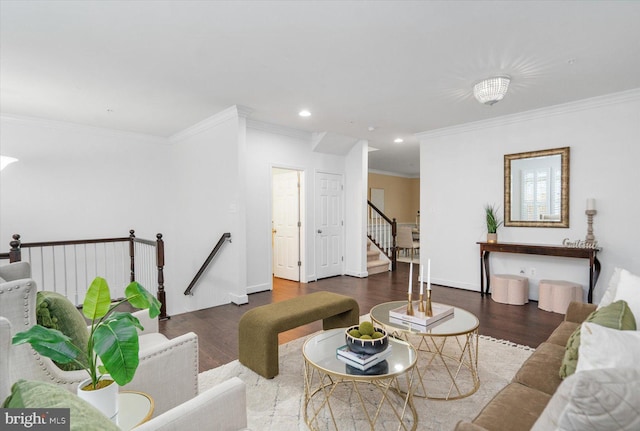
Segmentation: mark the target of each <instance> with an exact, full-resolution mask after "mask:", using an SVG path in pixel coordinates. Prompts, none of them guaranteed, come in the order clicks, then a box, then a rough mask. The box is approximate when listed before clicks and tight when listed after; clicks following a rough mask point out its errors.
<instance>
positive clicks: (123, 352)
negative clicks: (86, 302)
mask: <svg viewBox="0 0 640 431" xmlns="http://www.w3.org/2000/svg"><path fill="white" fill-rule="evenodd" d="M131 317H133V316H131V315H130V314H128V313H113V314H112V315H111V316H109V318H108V319H107V320H105V321H103V322H102V323H100V325H98V326H97V327H96V330H95V332H94V334H93V335H94V339H95V344H94V346H93V348H94V350H95V352H96V353H97V354H98V356H99V357H100V359H101V360H102V364H103V365H104V367H105V368H106V369H107V371H108V372H109V374H110V375H111V377H112V378H113V380H115V381H116V383H118V384H119V385H120V386H124V385H126V384H127V383H129V382H130V381H131V380H132V379H133V376H134V374H135V372H136V369H137V368H138V362H139V359H138V352H139V345H138V331H137V330H136V325H135V324H132V320H131ZM134 319H135V317H134ZM136 321H137V319H136ZM139 325H140V323H139V322H138V326H139Z"/></svg>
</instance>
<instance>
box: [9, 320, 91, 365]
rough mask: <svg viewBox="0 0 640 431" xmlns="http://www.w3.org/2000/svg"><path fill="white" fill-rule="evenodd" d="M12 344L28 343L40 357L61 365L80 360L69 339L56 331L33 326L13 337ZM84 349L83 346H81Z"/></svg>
mask: <svg viewBox="0 0 640 431" xmlns="http://www.w3.org/2000/svg"><path fill="white" fill-rule="evenodd" d="M12 342H13V344H16V345H18V344H24V343H29V344H31V347H33V349H34V350H35V351H36V352H38V353H40V354H41V355H42V356H46V357H47V358H51V359H52V360H54V361H56V362H59V363H61V364H67V363H69V362H72V361H74V360H80V357H81V355H82V352H81V351H80V350H79V349H78V348H77V347H75V346H74V345H73V344H71V338H69V337H67V336H66V335H64V334H63V333H62V332H60V331H58V330H57V329H51V328H45V327H43V326H40V325H35V326H32V327H31V328H29V330H27V331H24V332H18V333H17V334H16V335H14V337H13V340H12ZM82 347H84V346H82Z"/></svg>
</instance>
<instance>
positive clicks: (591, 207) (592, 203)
mask: <svg viewBox="0 0 640 431" xmlns="http://www.w3.org/2000/svg"><path fill="white" fill-rule="evenodd" d="M595 210H596V200H595V199H593V198H589V199H587V211H595Z"/></svg>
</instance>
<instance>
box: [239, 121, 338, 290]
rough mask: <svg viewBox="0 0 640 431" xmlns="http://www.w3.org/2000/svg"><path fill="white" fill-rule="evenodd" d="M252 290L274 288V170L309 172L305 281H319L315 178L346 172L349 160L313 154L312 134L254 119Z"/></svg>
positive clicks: (250, 139) (250, 144) (250, 137)
mask: <svg viewBox="0 0 640 431" xmlns="http://www.w3.org/2000/svg"><path fill="white" fill-rule="evenodd" d="M247 149H248V150H247V159H246V161H247V170H246V178H247V185H248V186H247V291H248V292H257V291H260V290H268V289H271V288H272V279H271V274H272V269H271V268H272V267H271V252H272V250H271V205H272V204H271V169H272V168H273V167H280V168H287V169H295V170H300V171H304V178H305V188H304V195H305V203H304V205H305V208H304V213H305V214H306V219H305V220H303V221H302V223H303V230H304V239H303V244H304V257H303V261H302V281H303V282H307V281H313V280H315V230H314V226H313V220H314V215H315V212H314V208H315V201H314V199H313V196H314V195H315V174H316V172H318V171H323V172H331V173H336V174H344V173H345V171H344V170H345V163H344V159H345V158H344V157H343V156H336V155H331V154H322V153H315V152H313V151H311V134H308V133H305V132H300V131H296V130H291V129H286V128H280V127H276V126H272V125H267V124H264V123H259V122H254V121H249V122H248V127H247Z"/></svg>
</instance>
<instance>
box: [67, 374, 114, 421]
mask: <svg viewBox="0 0 640 431" xmlns="http://www.w3.org/2000/svg"><path fill="white" fill-rule="evenodd" d="M102 378H103V379H107V380H111V376H109V375H105V376H103V377H102ZM86 385H91V379H87V380H83V381H82V382H80V384H79V385H78V390H77V393H78V397H80V398H82V399H83V400H85V401H86V402H88V403H89V404H91V405H92V406H94V407H95V408H97V409H98V410H100V411H101V412H102V413H103V414H104V415H105V416H106V417H108V418H109V419H111V420H112V421H113V422H115V423H118V389H119V386H118V384H117V383H116V382H113V383H111V384H110V385H109V386H106V387H104V388H100V389H96V390H93V391H85V390H82V388H83V387H85V386H86Z"/></svg>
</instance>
